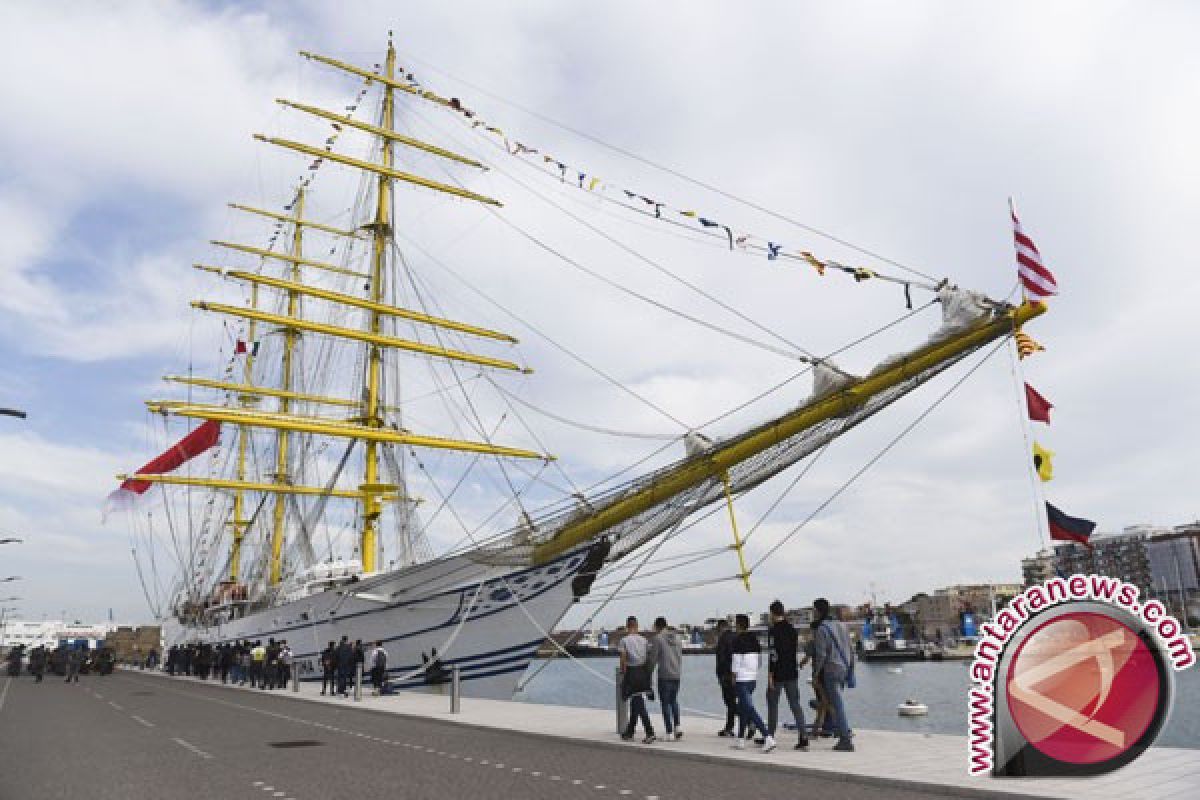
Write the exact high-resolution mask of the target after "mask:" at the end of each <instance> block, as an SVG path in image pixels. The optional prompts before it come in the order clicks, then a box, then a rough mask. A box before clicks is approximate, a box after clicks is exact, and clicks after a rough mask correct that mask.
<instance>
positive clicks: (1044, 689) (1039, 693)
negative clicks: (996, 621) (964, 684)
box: [1007, 611, 1163, 764]
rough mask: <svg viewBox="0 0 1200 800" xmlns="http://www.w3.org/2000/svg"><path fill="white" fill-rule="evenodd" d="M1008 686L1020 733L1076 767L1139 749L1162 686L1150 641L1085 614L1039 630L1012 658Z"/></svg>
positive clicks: (1097, 615) (1112, 621)
mask: <svg viewBox="0 0 1200 800" xmlns="http://www.w3.org/2000/svg"><path fill="white" fill-rule="evenodd" d="M1007 681H1008V685H1007V689H1008V691H1007V694H1008V707H1009V712H1010V713H1011V714H1012V719H1013V722H1014V723H1016V726H1017V728H1018V729H1019V730H1020V732H1021V735H1022V736H1024V737H1025V740H1026V741H1027V742H1029V744H1030V745H1032V746H1033V747H1035V748H1037V749H1038V750H1040V751H1041V752H1042V753H1044V754H1045V755H1047V756H1049V757H1050V758H1053V759H1056V760H1058V761H1064V762H1067V763H1071V764H1096V763H1099V762H1102V761H1108V760H1109V759H1112V758H1116V757H1117V756H1120V755H1121V754H1122V753H1125V752H1127V751H1128V750H1129V749H1130V748H1132V747H1133V746H1134V745H1135V744H1137V742H1138V740H1139V739H1140V738H1141V737H1142V734H1144V733H1145V732H1146V729H1147V728H1148V727H1149V726H1150V723H1151V721H1152V720H1153V719H1154V715H1155V713H1156V711H1157V709H1158V704H1159V698H1160V695H1161V692H1162V688H1163V687H1162V686H1161V680H1160V678H1159V674H1158V668H1157V665H1156V662H1155V658H1154V654H1153V653H1152V652H1151V651H1150V649H1149V648H1148V647H1147V646H1146V644H1145V642H1143V641H1142V639H1141V638H1140V637H1139V636H1138V635H1137V634H1136V633H1135V632H1134V631H1133V630H1131V629H1130V628H1129V627H1127V626H1126V625H1124V624H1123V623H1121V622H1119V621H1118V620H1116V619H1113V618H1112V617H1110V616H1108V615H1106V614H1100V613H1094V612H1088V611H1081V612H1076V613H1070V614H1063V615H1062V616H1059V617H1055V618H1054V619H1052V620H1049V621H1047V622H1045V623H1044V624H1042V625H1041V626H1039V627H1038V628H1036V629H1035V630H1034V631H1033V633H1031V634H1030V635H1029V636H1028V637H1027V638H1026V639H1025V641H1023V642H1022V643H1021V646H1020V647H1019V648H1018V649H1017V652H1016V653H1015V655H1014V656H1013V659H1012V662H1011V663H1010V665H1009V668H1008V676H1007Z"/></svg>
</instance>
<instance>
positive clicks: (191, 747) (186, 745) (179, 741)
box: [171, 739, 212, 758]
mask: <svg viewBox="0 0 1200 800" xmlns="http://www.w3.org/2000/svg"><path fill="white" fill-rule="evenodd" d="M171 741H172V742H175V744H177V745H179V746H180V747H183V748H186V749H188V750H191V751H192V752H193V753H195V754H196V755H198V756H200V757H201V758H212V754H211V753H206V752H204V751H203V750H201V749H200V748H199V747H196V745H194V744H189V743H188V742H185V741H184V740H183V739H171Z"/></svg>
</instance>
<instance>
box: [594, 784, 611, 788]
mask: <svg viewBox="0 0 1200 800" xmlns="http://www.w3.org/2000/svg"><path fill="white" fill-rule="evenodd" d="M593 788H595V789H607V788H608V787H607V786H605V785H604V784H603V783H597V784H596V785H595V786H594V787H593Z"/></svg>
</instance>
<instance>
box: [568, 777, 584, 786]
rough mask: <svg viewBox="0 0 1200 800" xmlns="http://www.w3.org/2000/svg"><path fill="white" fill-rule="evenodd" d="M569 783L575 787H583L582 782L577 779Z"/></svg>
mask: <svg viewBox="0 0 1200 800" xmlns="http://www.w3.org/2000/svg"><path fill="white" fill-rule="evenodd" d="M571 783H573V784H575V785H576V786H582V785H583V781H581V780H579V779H578V778H576V779H575V780H573V781H571Z"/></svg>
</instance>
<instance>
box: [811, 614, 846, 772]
mask: <svg viewBox="0 0 1200 800" xmlns="http://www.w3.org/2000/svg"><path fill="white" fill-rule="evenodd" d="M813 610H814V611H815V612H816V614H817V619H816V621H815V623H814V628H813V645H814V648H813V649H814V654H813V674H814V675H817V676H819V677H818V678H817V680H819V681H820V682H821V686H822V687H823V688H824V689H825V695H826V697H827V698H828V701H829V711H830V715H831V716H832V718H833V725H834V728H836V730H837V734H838V741H837V744H835V745H834V746H833V749H834V750H839V751H842V752H846V753H852V752H854V742H853V741H852V740H851V738H850V737H851V733H850V722H849V720H847V719H846V704H845V702H843V700H842V689H843V688H844V687H845V685H846V682H847V680H848V678H849V676H850V675H851V673H852V671H853V669H854V648H853V647H852V646H851V644H850V635H849V634H848V633H847V632H846V626H845V625H843V624H842V623H841V622H839V621H838V620H836V619H833V618H832V616H831V615H830V609H829V601H828V600H826V599H825V598H824V597H818V598H817V599H816V600H814V601H813Z"/></svg>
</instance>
